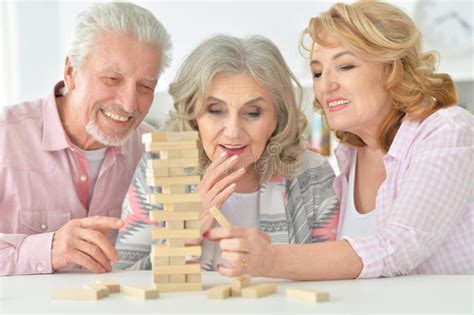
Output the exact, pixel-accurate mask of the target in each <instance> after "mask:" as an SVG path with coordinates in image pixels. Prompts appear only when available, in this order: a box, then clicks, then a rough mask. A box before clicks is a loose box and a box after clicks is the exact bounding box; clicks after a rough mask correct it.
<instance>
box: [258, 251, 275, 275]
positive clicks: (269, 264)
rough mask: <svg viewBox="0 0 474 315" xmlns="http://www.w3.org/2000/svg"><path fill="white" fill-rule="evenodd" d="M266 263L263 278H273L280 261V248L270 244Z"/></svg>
mask: <svg viewBox="0 0 474 315" xmlns="http://www.w3.org/2000/svg"><path fill="white" fill-rule="evenodd" d="M265 259H266V261H265V263H264V264H263V266H264V268H263V271H262V275H261V276H262V277H273V276H274V275H275V266H276V262H277V259H278V247H277V246H275V245H274V244H269V246H268V250H267V252H266V254H265Z"/></svg>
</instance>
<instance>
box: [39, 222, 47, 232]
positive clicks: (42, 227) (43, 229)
mask: <svg viewBox="0 0 474 315" xmlns="http://www.w3.org/2000/svg"><path fill="white" fill-rule="evenodd" d="M47 228H48V225H47V224H46V223H43V224H41V225H40V229H41V231H46V229H47Z"/></svg>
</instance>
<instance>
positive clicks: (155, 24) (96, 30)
mask: <svg viewBox="0 0 474 315" xmlns="http://www.w3.org/2000/svg"><path fill="white" fill-rule="evenodd" d="M105 32H121V33H125V34H129V35H132V36H133V37H135V38H136V39H137V40H139V41H142V42H144V43H146V44H151V45H153V46H156V47H157V49H158V50H159V53H160V60H161V61H160V63H161V64H160V72H159V74H161V73H162V72H163V70H164V69H166V67H168V66H169V65H170V63H171V48H172V44H171V38H170V35H169V34H168V32H167V31H166V29H165V27H164V26H163V25H162V24H161V23H160V22H159V21H158V20H157V19H156V17H155V16H154V15H153V14H152V13H151V12H150V11H148V10H146V9H144V8H142V7H139V6H137V5H135V4H132V3H127V2H113V3H100V4H95V5H93V6H91V7H90V8H89V9H88V10H86V11H84V12H82V13H81V14H80V15H79V16H78V18H77V21H76V25H75V27H74V32H73V35H72V40H71V43H70V46H69V49H68V56H69V58H71V62H72V64H73V66H74V67H76V68H81V67H82V65H83V63H84V60H85V58H86V57H87V55H88V53H89V52H90V50H91V48H92V47H93V46H94V45H95V44H96V40H97V38H98V37H99V35H101V34H103V33H105Z"/></svg>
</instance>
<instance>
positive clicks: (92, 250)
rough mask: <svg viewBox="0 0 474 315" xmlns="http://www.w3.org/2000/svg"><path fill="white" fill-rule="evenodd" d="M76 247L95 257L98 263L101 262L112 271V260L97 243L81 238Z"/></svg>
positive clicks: (107, 269)
mask: <svg viewBox="0 0 474 315" xmlns="http://www.w3.org/2000/svg"><path fill="white" fill-rule="evenodd" d="M76 248H77V249H78V250H80V251H81V252H83V253H84V254H86V255H88V256H89V257H91V258H92V259H94V260H95V261H96V262H97V263H98V264H100V265H101V266H102V267H103V268H104V269H105V270H106V271H111V270H112V266H111V265H110V260H109V259H107V257H105V255H104V253H103V252H102V251H101V250H100V248H99V247H97V245H95V244H91V243H89V242H85V241H83V240H79V241H78V242H77V243H76Z"/></svg>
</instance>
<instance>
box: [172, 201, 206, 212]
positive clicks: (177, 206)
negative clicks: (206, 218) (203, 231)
mask: <svg viewBox="0 0 474 315" xmlns="http://www.w3.org/2000/svg"><path fill="white" fill-rule="evenodd" d="M201 210H202V203H201V202H188V203H164V204H163V211H170V212H171V211H180V212H181V211H198V212H201Z"/></svg>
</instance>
